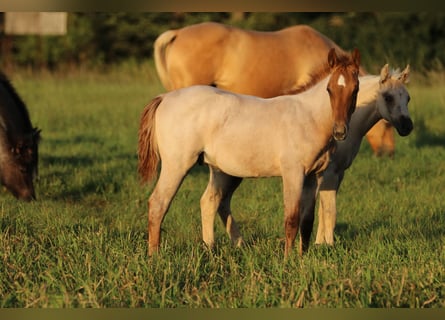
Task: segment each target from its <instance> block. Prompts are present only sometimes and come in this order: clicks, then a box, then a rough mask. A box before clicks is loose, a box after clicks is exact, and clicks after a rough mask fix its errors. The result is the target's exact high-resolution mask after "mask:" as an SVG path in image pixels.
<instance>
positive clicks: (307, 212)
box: [300, 173, 318, 252]
mask: <svg viewBox="0 0 445 320" xmlns="http://www.w3.org/2000/svg"><path fill="white" fill-rule="evenodd" d="M317 190H318V183H317V175H316V174H315V173H310V174H309V175H308V176H306V178H305V179H304V185H303V192H302V197H301V219H300V252H306V251H307V250H308V249H309V241H310V239H311V234H312V229H313V227H314V216H315V198H316V196H317Z"/></svg>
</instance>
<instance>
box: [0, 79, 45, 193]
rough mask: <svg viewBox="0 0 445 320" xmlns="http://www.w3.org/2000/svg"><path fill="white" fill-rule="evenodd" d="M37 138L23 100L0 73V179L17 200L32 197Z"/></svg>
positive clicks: (35, 172) (38, 137)
mask: <svg viewBox="0 0 445 320" xmlns="http://www.w3.org/2000/svg"><path fill="white" fill-rule="evenodd" d="M39 140H40V130H39V129H37V128H33V126H32V124H31V121H30V119H29V114H28V110H27V109H26V106H25V104H24V102H23V101H22V99H21V98H20V97H19V95H18V94H17V92H16V91H15V89H14V87H13V86H12V85H11V83H10V82H9V80H8V79H7V78H6V76H5V75H4V74H3V73H2V72H0V181H1V184H3V185H4V186H5V187H6V189H8V190H9V191H10V192H11V193H12V194H13V195H14V196H15V197H16V198H17V199H20V200H25V201H30V200H33V199H35V198H36V196H35V191H34V182H33V180H34V177H35V176H36V175H37V164H38V143H39Z"/></svg>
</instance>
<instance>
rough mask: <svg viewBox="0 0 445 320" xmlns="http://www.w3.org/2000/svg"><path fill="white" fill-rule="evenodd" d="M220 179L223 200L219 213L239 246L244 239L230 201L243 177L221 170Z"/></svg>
mask: <svg viewBox="0 0 445 320" xmlns="http://www.w3.org/2000/svg"><path fill="white" fill-rule="evenodd" d="M219 175H220V177H219V180H220V181H221V186H222V192H223V193H222V200H221V203H220V205H219V207H218V214H219V216H220V218H221V220H222V222H223V224H224V227H225V228H226V232H227V233H228V234H229V237H230V239H231V240H232V243H233V244H234V245H235V246H237V247H239V246H241V245H242V242H243V239H242V236H241V233H240V231H239V228H238V225H237V223H236V222H235V219H234V218H233V216H232V210H231V208H230V202H231V200H232V196H233V193H234V192H235V190H236V189H237V188H238V187H239V185H240V184H241V182H242V181H243V179H242V178H238V177H233V176H230V175H226V174H224V173H222V172H219Z"/></svg>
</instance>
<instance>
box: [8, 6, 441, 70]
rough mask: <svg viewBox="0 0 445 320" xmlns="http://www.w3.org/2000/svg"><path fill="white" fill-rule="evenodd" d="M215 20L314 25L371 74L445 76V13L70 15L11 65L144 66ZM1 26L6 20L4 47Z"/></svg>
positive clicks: (20, 41) (272, 26)
mask: <svg viewBox="0 0 445 320" xmlns="http://www.w3.org/2000/svg"><path fill="white" fill-rule="evenodd" d="M210 20H211V21H217V22H222V23H227V24H232V25H236V26H239V27H242V28H247V29H256V30H264V31H271V30H278V29H281V28H284V27H287V26H291V25H295V24H308V25H310V26H312V27H314V28H315V29H317V30H319V31H320V32H322V33H324V34H325V35H327V36H328V37H330V38H331V39H332V40H334V41H335V42H336V43H337V44H339V45H340V46H341V47H343V48H344V49H346V50H350V49H352V48H354V47H357V48H359V49H360V51H361V52H362V64H363V65H364V66H365V68H367V69H368V70H369V71H371V72H378V68H379V67H381V65H382V64H384V63H386V62H389V63H391V64H394V65H395V66H400V67H403V66H404V65H405V64H406V63H410V64H411V66H412V68H413V69H415V70H417V71H420V72H425V71H430V70H438V71H441V70H442V66H443V65H444V63H445V12H439V13H433V12H416V13H406V12H404V13H388V12H359V13H355V12H347V13H326V12H323V13H316V12H310V13H301V12H298V13H243V12H231V13H230V12H216V13H215V12H212V13H205V12H204V13H203V12H200V13H181V12H176V13H151V12H136V13H119V12H118V13H69V15H68V34H67V35H66V36H43V37H39V36H14V37H13V48H12V55H11V57H10V58H9V59H10V61H8V63H11V64H13V65H17V66H25V67H31V68H35V67H42V66H43V67H45V68H49V69H58V68H62V67H67V66H70V67H105V66H108V65H110V64H118V63H122V62H125V61H128V60H132V61H136V62H142V61H144V60H147V59H150V58H152V51H153V42H154V40H155V39H156V37H157V36H158V35H159V34H160V33H161V32H162V31H164V30H167V29H171V28H180V27H183V26H186V25H190V24H194V23H199V22H202V21H210ZM2 21H3V17H2V16H0V41H2V40H3V39H4V38H5V36H4V33H3V23H2ZM0 59H2V62H3V63H4V62H5V61H4V60H5V59H4V57H2V56H0Z"/></svg>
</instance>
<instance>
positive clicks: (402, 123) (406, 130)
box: [394, 116, 414, 137]
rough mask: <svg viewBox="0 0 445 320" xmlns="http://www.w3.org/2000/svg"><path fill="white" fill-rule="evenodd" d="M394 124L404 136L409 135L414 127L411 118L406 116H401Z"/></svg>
mask: <svg viewBox="0 0 445 320" xmlns="http://www.w3.org/2000/svg"><path fill="white" fill-rule="evenodd" d="M394 126H395V127H396V129H397V133H398V134H399V135H400V136H402V137H405V136H407V135H409V134H410V133H411V131H413V128H414V125H413V121H412V120H411V118H409V117H405V116H401V117H400V118H399V121H398V122H397V123H395V124H394Z"/></svg>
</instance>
